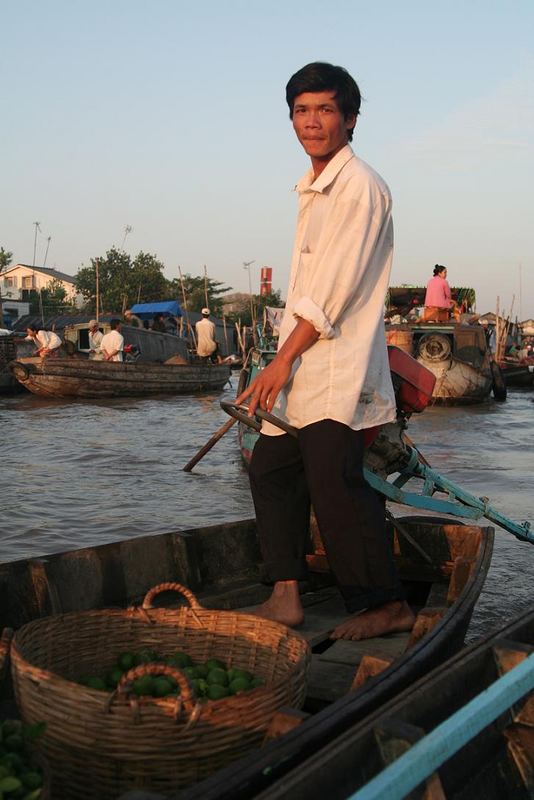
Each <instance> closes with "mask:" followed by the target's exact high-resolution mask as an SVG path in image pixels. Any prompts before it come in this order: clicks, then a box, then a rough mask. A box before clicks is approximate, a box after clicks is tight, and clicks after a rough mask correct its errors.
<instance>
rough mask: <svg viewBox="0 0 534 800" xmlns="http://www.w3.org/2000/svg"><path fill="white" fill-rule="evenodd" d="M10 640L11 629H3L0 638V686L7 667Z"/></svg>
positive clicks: (11, 635) (11, 636)
mask: <svg viewBox="0 0 534 800" xmlns="http://www.w3.org/2000/svg"><path fill="white" fill-rule="evenodd" d="M12 638H13V629H12V628H4V630H3V631H2V635H1V636H0V684H1V683H2V682H3V680H4V678H5V676H6V674H7V670H8V667H9V650H10V647H11V639H12Z"/></svg>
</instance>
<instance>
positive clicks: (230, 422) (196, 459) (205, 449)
mask: <svg viewBox="0 0 534 800" xmlns="http://www.w3.org/2000/svg"><path fill="white" fill-rule="evenodd" d="M236 422H237V419H236V418H235V417H231V418H230V419H229V420H228V422H225V423H224V425H223V426H222V427H221V428H219V430H218V431H216V432H215V433H214V434H213V436H212V437H211V438H210V439H208V441H207V442H206V444H205V445H204V447H201V448H200V450H199V451H198V453H197V454H196V455H195V456H193V458H192V459H191V461H188V462H187V464H186V465H185V467H184V468H183V471H184V472H191V470H192V469H193V467H194V466H195V464H198V462H199V461H200V459H201V458H204V456H205V455H206V453H207V452H209V451H210V450H211V448H212V447H213V445H215V444H217V442H218V441H219V439H222V437H223V436H224V434H225V433H226V431H229V430H230V428H231V427H232V425H234V424H235V423H236Z"/></svg>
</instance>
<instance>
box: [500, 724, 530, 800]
mask: <svg viewBox="0 0 534 800" xmlns="http://www.w3.org/2000/svg"><path fill="white" fill-rule="evenodd" d="M504 736H505V738H506V742H507V744H506V746H507V751H508V757H509V759H510V761H512V763H513V764H514V765H515V767H516V769H517V771H518V773H519V775H520V776H521V780H522V781H523V784H524V786H525V789H527V790H529V791H530V795H531V796H532V794H534V791H533V790H534V728H531V727H525V726H524V725H517V724H516V725H509V726H508V727H507V728H506V730H505V731H504Z"/></svg>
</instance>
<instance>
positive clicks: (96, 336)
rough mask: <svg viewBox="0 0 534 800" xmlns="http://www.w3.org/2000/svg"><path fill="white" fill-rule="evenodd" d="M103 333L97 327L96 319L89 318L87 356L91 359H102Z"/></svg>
mask: <svg viewBox="0 0 534 800" xmlns="http://www.w3.org/2000/svg"><path fill="white" fill-rule="evenodd" d="M103 338H104V334H103V333H102V331H101V330H100V328H99V327H98V322H97V321H96V319H91V320H89V358H90V359H92V360H93V361H102V359H103V357H104V356H103V354H102V347H101V345H102V339H103Z"/></svg>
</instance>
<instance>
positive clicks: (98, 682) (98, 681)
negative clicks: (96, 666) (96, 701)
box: [85, 675, 108, 692]
mask: <svg viewBox="0 0 534 800" xmlns="http://www.w3.org/2000/svg"><path fill="white" fill-rule="evenodd" d="M85 685H86V686H88V687H89V689H98V691H100V692H107V690H108V687H107V686H106V682H105V681H104V680H103V679H102V678H99V677H98V676H97V675H91V677H90V678H87V680H86V681H85Z"/></svg>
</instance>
